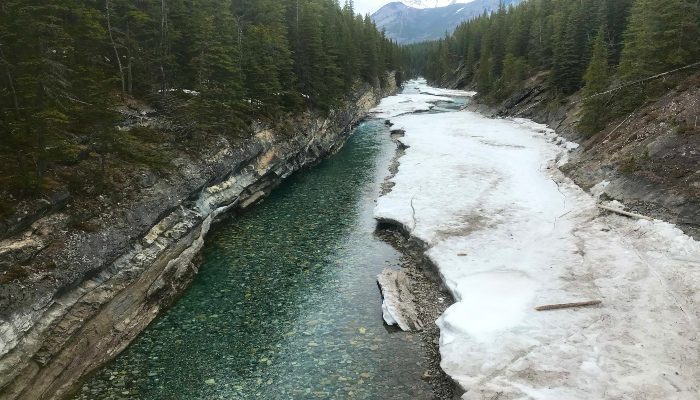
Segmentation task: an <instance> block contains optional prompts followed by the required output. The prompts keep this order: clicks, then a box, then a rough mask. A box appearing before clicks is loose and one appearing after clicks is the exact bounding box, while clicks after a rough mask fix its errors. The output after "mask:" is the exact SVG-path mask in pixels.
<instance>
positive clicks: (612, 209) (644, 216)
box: [598, 204, 654, 221]
mask: <svg viewBox="0 0 700 400" xmlns="http://www.w3.org/2000/svg"><path fill="white" fill-rule="evenodd" d="M598 208H600V209H602V210H605V211H610V212H614V213H617V214H620V215H624V216H626V217H631V218H639V219H646V220H647V221H653V220H654V219H653V218H650V217H647V216H646V215H641V214H635V213H631V212H628V211H625V210H620V209H618V208H613V207H608V206H604V205H602V204H598Z"/></svg>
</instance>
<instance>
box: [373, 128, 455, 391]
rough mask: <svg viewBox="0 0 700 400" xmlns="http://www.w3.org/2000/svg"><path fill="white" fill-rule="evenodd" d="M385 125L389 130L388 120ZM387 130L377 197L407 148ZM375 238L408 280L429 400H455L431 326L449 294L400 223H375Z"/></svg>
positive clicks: (418, 244) (389, 186) (421, 246)
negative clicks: (386, 159)
mask: <svg viewBox="0 0 700 400" xmlns="http://www.w3.org/2000/svg"><path fill="white" fill-rule="evenodd" d="M385 125H387V126H388V127H389V128H390V127H391V123H390V122H389V121H388V120H387V121H386V122H385ZM390 131H391V133H390V135H391V139H392V142H394V144H395V145H396V153H395V154H394V156H393V157H392V160H391V162H390V164H389V167H388V174H387V176H386V177H385V178H384V182H383V183H382V185H381V191H380V195H379V196H380V197H381V196H384V195H386V194H387V193H389V192H391V189H392V187H393V182H391V179H392V178H393V177H394V176H396V174H397V173H398V170H399V166H400V165H401V161H400V160H401V157H402V156H403V155H404V154H405V152H406V149H407V146H406V145H404V144H403V143H401V141H400V140H398V138H400V137H401V136H402V134H401V132H400V131H395V130H391V128H390ZM375 235H376V236H377V237H379V238H380V239H381V240H383V241H384V242H386V243H388V244H390V245H391V246H392V247H393V248H394V249H396V251H398V252H399V253H400V254H401V261H400V268H401V270H402V271H403V272H405V273H406V276H407V277H408V279H409V281H410V284H411V292H412V294H413V296H414V298H415V300H416V306H417V309H418V314H419V317H420V320H421V321H423V322H424V324H425V325H424V328H423V330H421V331H420V332H418V333H419V334H420V336H421V342H422V343H421V344H422V347H423V349H424V352H425V356H426V359H427V361H428V369H427V370H426V372H425V374H424V375H423V377H422V379H423V380H425V381H426V382H428V383H429V384H430V386H431V388H432V391H433V399H435V400H452V399H458V398H459V397H460V396H461V395H462V394H463V393H464V391H463V390H462V389H461V388H460V387H459V385H458V384H457V382H455V381H454V380H453V379H452V378H451V377H450V376H449V375H447V373H446V372H445V371H443V370H442V368H441V367H440V362H441V357H440V329H439V328H438V326H437V324H436V323H435V321H436V320H437V319H438V318H439V317H440V316H441V315H442V314H443V313H444V312H445V310H447V308H448V307H450V306H451V305H452V304H454V303H455V301H454V298H453V297H452V294H451V293H450V292H449V291H448V290H447V288H445V286H444V284H443V282H442V281H441V280H440V277H439V273H438V270H437V266H436V265H434V264H433V263H432V262H431V261H430V259H429V258H428V257H427V256H426V255H425V251H426V250H427V246H426V244H425V243H422V242H421V241H420V240H419V239H417V238H415V237H413V236H411V234H410V232H409V230H408V229H406V227H405V226H403V224H401V223H400V222H398V221H394V220H377V227H376V229H375Z"/></svg>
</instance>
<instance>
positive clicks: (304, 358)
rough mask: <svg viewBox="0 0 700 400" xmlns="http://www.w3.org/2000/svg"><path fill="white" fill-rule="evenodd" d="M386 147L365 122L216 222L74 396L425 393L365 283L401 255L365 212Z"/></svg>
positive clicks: (405, 344) (385, 161)
mask: <svg viewBox="0 0 700 400" xmlns="http://www.w3.org/2000/svg"><path fill="white" fill-rule="evenodd" d="M394 153H395V144H394V143H392V142H391V140H390V138H389V132H388V128H387V127H386V126H384V124H383V121H380V120H370V121H368V122H365V123H363V124H361V125H360V126H359V127H358V128H357V129H356V132H355V133H354V134H353V135H352V136H351V137H350V139H349V141H348V143H347V144H346V146H345V147H344V148H343V149H342V150H341V151H340V152H339V153H338V154H337V155H335V156H334V157H331V158H330V159H327V160H325V161H323V162H322V163H321V164H320V165H319V166H317V167H315V168H313V169H310V170H307V171H303V172H301V173H298V174H296V175H294V176H293V177H291V178H290V179H288V180H287V181H285V182H284V183H283V184H282V185H281V186H280V187H279V188H278V189H276V190H275V191H274V192H273V193H272V195H271V196H270V197H269V198H268V199H266V200H265V201H264V202H263V203H262V204H260V205H258V206H256V207H255V208H254V209H253V210H251V211H249V212H246V213H243V214H241V215H236V216H234V217H232V218H230V219H228V220H227V221H225V222H223V223H221V224H220V225H219V226H218V227H217V228H216V229H215V231H214V232H213V233H212V234H211V235H210V236H209V237H208V239H207V244H206V245H205V248H204V250H203V264H202V267H201V270H200V273H199V275H198V276H197V278H196V280H195V281H194V283H193V284H192V286H191V287H190V288H189V289H188V290H187V291H186V292H185V294H184V295H183V297H182V298H181V299H180V300H179V301H178V302H177V303H176V304H175V305H174V306H173V307H172V308H171V309H169V310H168V311H166V312H165V313H164V315H162V316H161V317H160V318H159V319H157V320H156V321H155V322H154V323H152V324H151V325H150V326H149V327H148V328H147V329H146V330H145V331H144V332H143V333H142V334H141V335H140V336H139V337H138V338H137V339H136V340H135V341H134V342H133V343H132V344H131V345H130V346H129V347H128V348H127V349H126V350H125V351H124V352H123V353H122V354H121V355H120V356H119V357H118V358H116V359H115V360H114V361H113V362H111V363H110V364H109V365H108V366H106V367H105V368H103V369H102V370H100V371H99V372H98V373H96V374H95V375H94V376H92V377H91V378H90V379H88V381H87V382H85V383H84V385H83V386H82V387H81V388H80V389H79V391H78V393H77V395H76V398H78V399H98V398H99V399H119V398H124V399H127V398H128V399H205V398H206V399H218V398H222V399H224V398H225V399H253V398H262V399H289V398H295V399H296V398H305V399H306V398H358V399H384V398H392V399H427V398H430V397H431V389H430V385H428V384H427V383H426V382H424V381H423V380H421V376H422V375H423V373H424V371H425V368H426V367H425V366H426V364H427V361H426V359H425V357H426V356H425V352H424V351H423V349H422V345H421V339H420V336H419V335H416V334H410V333H404V332H397V331H395V330H394V329H391V328H387V327H385V326H384V325H383V323H382V318H381V308H380V306H381V297H380V293H379V291H378V288H377V285H376V281H375V280H376V275H377V274H378V273H379V272H381V270H382V269H384V268H385V267H387V266H393V265H398V263H399V258H400V254H399V253H397V252H396V250H394V249H393V248H392V247H391V246H390V245H388V244H386V243H385V242H383V241H382V240H380V239H379V238H377V237H376V236H375V235H374V231H375V221H374V219H373V218H372V210H373V208H374V205H375V199H376V198H377V197H378V196H379V191H380V185H381V183H382V181H383V179H384V177H385V176H386V174H387V168H388V165H389V163H390V161H391V158H392V156H393V155H394Z"/></svg>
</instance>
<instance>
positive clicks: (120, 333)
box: [0, 79, 396, 399]
mask: <svg viewBox="0 0 700 400" xmlns="http://www.w3.org/2000/svg"><path fill="white" fill-rule="evenodd" d="M388 81H389V82H390V84H389V85H388V87H386V88H384V89H382V90H377V89H371V88H369V87H364V88H362V90H359V91H358V92H357V93H356V94H355V95H354V96H351V98H350V99H349V100H348V101H347V102H346V103H345V104H344V105H342V106H341V107H337V108H336V109H334V110H332V111H330V112H329V113H328V114H327V115H326V116H320V115H315V114H312V113H306V114H304V115H300V116H297V117H295V118H293V119H291V120H290V121H288V123H285V124H284V126H287V127H288V129H287V130H286V131H284V132H282V131H280V129H272V128H269V127H265V126H256V127H254V132H255V134H254V136H253V137H252V138H251V139H249V140H247V141H246V142H245V144H244V145H243V146H233V145H232V144H231V143H230V141H229V140H227V139H226V138H224V137H219V138H217V139H216V141H214V142H213V143H209V144H208V145H206V146H204V147H203V148H202V149H198V150H199V151H198V152H197V154H196V156H193V157H182V158H181V159H177V160H174V161H173V164H175V165H176V166H177V167H178V172H177V174H174V175H171V176H169V178H168V179H163V180H160V181H156V182H149V183H148V184H144V185H143V186H144V187H143V188H142V190H139V192H138V193H136V194H135V195H133V196H130V197H129V200H128V201H125V202H123V203H122V204H119V207H117V208H116V209H110V210H108V211H105V212H101V213H99V214H98V215H95V216H94V217H93V218H92V219H91V220H90V221H89V222H90V227H93V228H92V229H85V228H86V227H85V226H83V227H82V228H83V229H76V227H74V226H73V225H71V224H70V223H69V217H68V215H67V214H66V213H65V212H63V211H65V210H63V211H62V210H57V211H55V212H52V213H49V214H48V215H45V216H44V217H42V218H40V219H38V220H36V221H35V222H34V223H33V224H32V225H31V227H30V228H29V229H27V230H26V231H24V232H20V233H18V234H16V235H14V236H12V237H9V238H7V239H5V240H3V241H2V242H0V272H2V275H1V276H0V277H1V278H3V279H2V281H1V282H0V399H55V398H63V397H65V396H66V395H68V394H69V393H70V392H71V390H73V389H74V388H75V385H76V384H77V382H79V380H80V378H81V377H83V376H85V375H86V374H88V373H90V372H91V371H93V370H95V369H96V368H98V367H100V366H101V365H103V364H104V363H106V362H107V361H109V360H110V359H111V358H113V357H114V356H116V355H117V354H118V353H119V352H120V351H122V350H123V349H124V348H125V347H126V346H127V345H128V344H129V343H130V342H131V341H132V340H133V339H134V338H135V337H136V336H137V335H138V334H139V333H140V332H141V331H142V330H143V329H144V328H145V327H146V326H147V325H148V324H149V323H150V322H151V321H152V320H153V319H154V318H155V317H156V316H157V315H158V313H159V312H160V311H161V310H163V309H164V308H166V307H168V306H169V305H170V304H171V303H172V302H173V301H174V300H175V299H176V298H177V297H178V296H179V295H180V294H181V293H182V291H183V290H184V289H185V288H186V287H187V286H188V285H189V283H190V282H191V281H192V279H193V278H194V276H195V275H196V273H197V268H198V263H197V255H198V253H199V251H200V249H201V248H202V246H203V243H204V240H205V237H206V234H207V232H208V231H209V230H210V228H211V226H212V224H213V223H215V222H216V221H218V220H219V219H221V218H222V217H223V216H224V215H226V214H227V213H230V212H231V211H234V210H243V209H245V208H248V207H250V206H252V205H254V204H255V203H257V202H259V201H260V200H261V199H263V198H264V197H265V196H266V195H267V194H269V193H270V191H271V190H272V189H273V188H274V187H275V186H277V185H278V184H279V183H280V182H281V180H283V179H284V178H286V177H288V176H289V175H291V174H292V173H294V172H295V171H298V170H299V169H302V168H305V167H308V166H310V165H312V164H314V163H316V162H317V161H319V160H321V159H322V158H324V157H326V156H328V155H331V154H333V153H334V152H336V151H337V150H338V149H339V148H340V147H342V146H343V144H344V142H345V140H346V139H347V137H348V136H349V135H350V133H351V132H352V128H353V127H354V126H355V125H356V124H357V123H359V121H360V120H361V119H363V118H364V117H365V116H366V114H367V112H368V110H369V109H370V108H371V107H373V106H374V105H375V104H376V103H377V102H378V100H379V99H380V98H381V97H383V96H384V95H387V94H390V93H392V92H394V91H395V90H396V86H395V85H394V80H393V79H388ZM285 122H287V121H285ZM146 178H147V177H146ZM149 181H150V180H149Z"/></svg>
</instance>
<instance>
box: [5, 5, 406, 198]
mask: <svg viewBox="0 0 700 400" xmlns="http://www.w3.org/2000/svg"><path fill="white" fill-rule="evenodd" d="M400 51H401V50H400V48H399V47H398V46H397V45H396V44H395V43H394V42H392V41H391V40H389V39H387V38H386V37H385V36H384V34H383V33H382V32H380V31H379V30H378V29H377V28H376V26H375V25H374V23H373V22H372V21H371V20H370V18H369V17H368V16H360V15H356V14H355V12H354V10H353V4H352V0H348V1H347V2H346V3H345V4H343V5H342V6H341V5H340V4H339V3H338V0H56V1H46V0H5V1H2V2H0V188H3V189H7V188H8V187H11V186H12V187H16V189H17V190H15V192H23V191H27V190H41V187H42V184H43V183H42V182H43V180H44V178H45V177H46V175H47V171H50V170H51V168H52V166H53V165H56V164H57V163H58V164H67V163H73V162H78V161H79V159H80V158H81V157H84V156H85V154H90V153H91V152H94V151H97V152H100V151H103V152H104V151H109V149H111V148H125V147H129V146H131V145H132V144H135V143H136V142H138V141H140V140H141V138H138V137H136V138H134V137H130V136H129V135H128V134H126V133H120V132H119V131H118V130H116V129H115V124H116V122H117V121H118V120H119V119H120V115H119V114H118V113H117V112H115V110H117V109H118V108H119V107H123V106H124V105H125V104H129V103H130V102H132V103H133V102H134V101H139V102H142V103H147V104H148V105H149V106H150V107H154V108H155V109H156V110H157V111H158V112H159V113H160V114H161V115H162V116H164V117H167V118H169V119H170V120H171V121H173V123H172V125H171V126H172V127H173V130H174V131H176V132H175V133H177V134H180V135H192V134H194V135H198V134H202V135H203V134H206V133H207V132H216V133H222V134H231V135H240V134H241V133H242V132H245V131H246V127H247V126H249V124H250V122H251V121H252V120H258V119H268V120H273V119H275V118H277V117H278V116H280V115H283V114H285V113H294V112H298V111H300V110H306V109H315V110H319V111H321V112H323V111H326V110H328V109H329V108H331V107H333V106H334V105H336V104H338V103H339V101H341V100H342V99H343V98H344V97H346V95H347V94H348V93H349V92H350V91H351V90H352V88H353V87H354V86H355V85H356V84H357V83H358V82H360V81H364V82H367V83H370V84H372V85H374V86H380V85H382V84H384V83H385V82H383V80H384V79H386V72H387V71H392V70H397V69H399V67H400V65H399V64H400V63H401V57H400ZM132 136H133V134H132ZM176 136H177V135H176ZM173 140H178V139H177V138H176V139H173Z"/></svg>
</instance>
